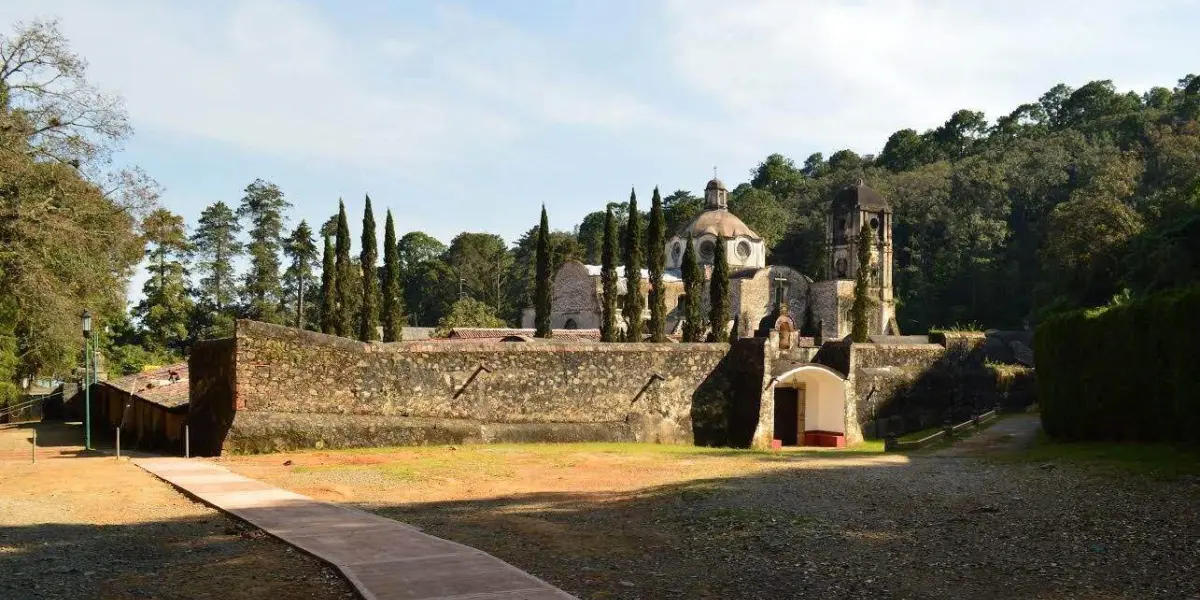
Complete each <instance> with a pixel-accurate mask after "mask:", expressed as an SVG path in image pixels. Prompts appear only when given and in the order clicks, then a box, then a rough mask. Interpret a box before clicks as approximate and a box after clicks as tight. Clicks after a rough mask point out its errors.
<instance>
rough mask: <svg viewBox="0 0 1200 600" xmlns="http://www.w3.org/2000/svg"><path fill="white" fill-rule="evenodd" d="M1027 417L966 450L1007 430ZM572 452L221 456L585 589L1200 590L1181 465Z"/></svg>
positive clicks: (1062, 594) (1024, 434) (1193, 490)
mask: <svg viewBox="0 0 1200 600" xmlns="http://www.w3.org/2000/svg"><path fill="white" fill-rule="evenodd" d="M1031 419H1035V417H1017V418H1016V419H1015V420H1012V421H1005V422H1002V423H1001V424H1000V425H997V426H996V427H995V428H993V429H992V430H989V431H988V432H985V433H984V434H981V436H989V437H982V438H980V439H977V440H974V441H973V442H972V444H971V445H970V446H968V448H969V449H970V448H974V449H977V450H978V449H983V450H986V451H987V452H994V451H999V450H998V449H997V448H996V446H1002V445H1006V444H1008V445H1011V444H1014V443H1020V442H1021V440H1022V439H1028V438H1029V434H1031V433H1032V431H1034V430H1036V422H1035V421H1033V420H1031ZM992 442H996V443H992ZM569 448H570V447H567V448H566V449H564V450H562V451H559V452H547V451H543V450H538V451H536V452H535V451H529V452H525V453H522V451H520V450H488V449H486V448H485V449H465V448H464V449H459V450H457V451H453V450H451V449H441V450H440V451H441V452H442V453H443V455H442V458H437V463H436V465H435V464H433V463H430V464H431V466H430V467H429V468H428V469H424V470H423V468H421V467H420V465H421V464H424V463H422V461H430V460H433V458H436V455H433V454H431V453H433V452H437V451H439V450H426V451H420V452H417V451H400V450H397V451H395V452H393V453H391V454H387V453H378V454H370V453H354V454H337V453H324V454H296V455H289V456H287V457H278V456H276V457H247V458H239V459H233V460H231V461H227V462H226V464H227V465H229V466H232V467H234V468H235V469H237V470H239V471H241V472H243V473H245V474H249V475H251V476H256V477H261V478H263V479H266V480H269V481H271V482H272V483H275V484H276V485H282V486H284V487H291V488H292V489H296V490H297V491H300V492H302V493H306V494H310V495H313V496H317V497H323V498H326V499H330V500H340V501H343V502H347V503H351V504H357V505H360V506H363V507H365V508H368V509H372V510H376V511H378V512H380V513H381V514H385V515H387V516H390V517H394V518H396V519H398V520H402V521H406V522H410V523H413V524H416V525H419V526H421V527H423V528H424V529H425V530H426V531H427V532H429V533H431V534H433V535H438V536H442V537H446V538H449V539H453V540H456V541H459V542H463V543H466V544H468V545H471V546H474V547H477V548H480V549H483V550H485V551H488V552H490V553H492V554H494V555H496V556H498V557H500V558H502V559H504V560H507V561H509V562H511V563H513V564H515V565H517V566H519V567H521V568H523V569H526V570H528V571H530V572H531V573H534V574H536V575H538V576H540V577H543V578H545V579H547V580H548V581H550V582H552V583H554V584H555V585H558V586H560V587H562V588H563V589H565V590H567V591H570V592H572V593H574V594H577V595H578V596H579V597H581V598H586V599H603V598H629V599H663V598H722V599H742V598H746V599H750V598H763V599H767V598H769V599H773V600H774V599H780V598H801V597H811V598H821V597H827V598H938V599H940V598H946V599H949V598H955V599H958V598H984V599H992V598H995V599H1000V598H1004V599H1008V598H1039V599H1060V598H1061V599H1066V598H1074V599H1097V600H1099V599H1104V600H1110V599H1116V598H1129V599H1144V598H1173V599H1175V598H1184V599H1189V598H1200V483H1197V482H1196V481H1195V480H1194V479H1193V480H1176V481H1156V480H1149V479H1144V478H1136V477H1122V478H1112V477H1104V476H1100V475H1096V474H1093V473H1091V472H1088V471H1083V470H1077V469H1075V468H1072V467H1067V466H1056V465H1038V464H1020V463H1014V464H998V463H996V462H995V461H985V460H980V459H979V458H978V456H977V454H978V453H977V452H973V451H969V450H968V451H963V450H962V449H959V450H947V451H942V452H938V453H935V454H932V455H925V456H912V457H902V456H895V455H877V456H868V455H860V456H845V457H842V456H836V455H830V456H826V457H822V458H813V457H811V456H804V455H787V454H786V453H785V454H784V455H783V456H769V455H763V454H751V453H725V454H722V453H712V452H709V453H701V454H688V453H686V452H681V453H663V452H659V451H653V450H641V449H638V448H635V447H630V449H628V450H626V451H624V452H621V451H613V452H589V451H583V450H579V449H575V450H571V449H569ZM491 456H499V457H500V459H499V460H491V459H488V460H485V458H487V457H491ZM284 460H290V461H292V463H288V464H289V466H286V467H285V466H282V461H284ZM338 461H342V462H341V463H339V462H338ZM339 464H340V465H341V466H339ZM292 465H294V466H292ZM497 465H500V466H497ZM501 466H502V467H503V468H501Z"/></svg>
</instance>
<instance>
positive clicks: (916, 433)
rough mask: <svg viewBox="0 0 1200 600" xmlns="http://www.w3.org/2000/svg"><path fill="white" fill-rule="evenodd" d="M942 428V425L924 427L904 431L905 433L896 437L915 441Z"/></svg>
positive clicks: (902, 440)
mask: <svg viewBox="0 0 1200 600" xmlns="http://www.w3.org/2000/svg"><path fill="white" fill-rule="evenodd" d="M942 429H944V428H943V427H926V428H925V429H922V430H920V431H914V432H912V433H906V434H904V435H902V436H900V437H899V438H897V441H900V442H915V441H917V440H923V439H925V438H927V437H929V436H931V435H933V434H935V433H937V432H939V431H941V430H942Z"/></svg>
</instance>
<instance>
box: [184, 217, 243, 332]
mask: <svg viewBox="0 0 1200 600" xmlns="http://www.w3.org/2000/svg"><path fill="white" fill-rule="evenodd" d="M241 231H242V225H241V223H240V222H238V218H237V215H235V214H234V213H233V209H231V208H229V206H228V205H227V204H225V203H224V202H216V203H214V204H212V205H209V206H208V207H207V208H205V209H204V211H203V212H201V213H200V219H199V220H198V221H197V222H196V231H195V232H194V233H193V234H192V237H191V248H192V254H191V256H192V269H193V270H194V271H195V272H196V273H197V274H198V275H200V281H199V284H200V285H199V287H198V288H197V292H198V294H197V295H198V296H199V300H200V303H201V304H202V305H204V306H205V308H206V309H208V310H213V311H217V312H221V311H224V310H226V309H228V308H229V306H230V305H231V304H233V302H234V299H235V295H236V293H237V288H236V286H235V283H236V282H235V281H234V271H233V259H234V258H236V257H237V256H238V255H239V254H240V253H241V251H242V244H241V242H239V241H238V234H239V233H241Z"/></svg>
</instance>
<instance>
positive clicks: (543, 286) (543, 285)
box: [533, 204, 553, 338]
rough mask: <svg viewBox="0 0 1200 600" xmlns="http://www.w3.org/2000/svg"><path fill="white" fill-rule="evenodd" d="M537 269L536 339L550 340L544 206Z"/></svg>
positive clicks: (547, 229) (547, 221)
mask: <svg viewBox="0 0 1200 600" xmlns="http://www.w3.org/2000/svg"><path fill="white" fill-rule="evenodd" d="M535 262H536V263H537V267H536V269H535V271H534V275H533V276H534V287H533V302H534V304H533V307H534V308H533V310H534V319H533V320H534V325H535V327H536V331H534V334H533V335H534V336H535V337H540V338H548V337H550V336H551V335H553V334H552V332H551V330H550V293H551V291H550V262H551V257H550V219H549V218H548V217H547V216H546V205H545V204H543V205H542V220H541V222H540V223H539V224H538V237H537V256H536V261H535Z"/></svg>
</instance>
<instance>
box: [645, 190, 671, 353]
mask: <svg viewBox="0 0 1200 600" xmlns="http://www.w3.org/2000/svg"><path fill="white" fill-rule="evenodd" d="M666 236H667V219H666V215H665V213H664V212H663V202H662V196H660V195H659V193H658V188H657V187H655V188H654V197H653V199H651V201H650V231H649V235H648V236H647V246H648V247H647V251H646V252H647V254H646V266H647V268H648V269H649V271H650V341H652V342H665V341H667V298H666V294H664V293H663V292H664V291H665V290H664V289H663V269H664V268H666V264H665V263H666V254H665V248H666V247H667V246H666V244H667V240H666Z"/></svg>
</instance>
